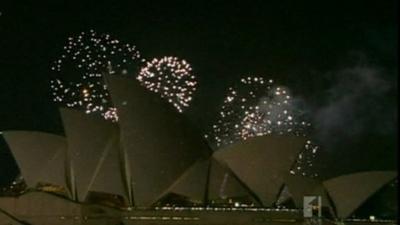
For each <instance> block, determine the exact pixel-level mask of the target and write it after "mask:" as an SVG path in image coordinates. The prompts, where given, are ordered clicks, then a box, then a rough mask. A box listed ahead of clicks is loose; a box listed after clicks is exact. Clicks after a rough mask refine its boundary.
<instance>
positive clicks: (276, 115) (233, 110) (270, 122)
mask: <svg viewBox="0 0 400 225" xmlns="http://www.w3.org/2000/svg"><path fill="white" fill-rule="evenodd" d="M298 114H299V112H298V111H296V108H295V107H294V106H293V104H292V98H291V96H290V93H289V90H288V89H287V88H285V87H281V86H277V85H274V82H273V80H265V79H264V78H262V77H247V78H242V79H241V80H240V86H238V87H230V88H229V89H228V94H227V96H226V97H225V99H224V103H223V105H222V107H221V111H220V113H219V119H218V121H217V123H215V124H214V125H213V128H212V132H211V135H208V136H207V137H210V138H213V140H212V142H214V143H215V144H216V145H217V147H223V146H226V145H230V144H232V143H234V142H236V141H239V140H246V139H247V138H250V137H256V136H264V135H269V134H280V135H282V134H287V133H293V134H295V135H305V133H306V130H307V127H309V126H310V124H309V123H307V122H305V121H299V118H298Z"/></svg>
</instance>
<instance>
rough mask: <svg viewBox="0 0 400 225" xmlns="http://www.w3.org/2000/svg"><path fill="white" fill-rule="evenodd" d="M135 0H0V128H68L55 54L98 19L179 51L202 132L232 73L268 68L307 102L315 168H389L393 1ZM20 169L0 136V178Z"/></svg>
mask: <svg viewBox="0 0 400 225" xmlns="http://www.w3.org/2000/svg"><path fill="white" fill-rule="evenodd" d="M9 2H12V1H9ZM130 2H131V3H130V4H126V5H124V4H120V3H117V2H115V1H114V2H112V3H111V2H110V3H108V4H106V3H96V4H93V3H89V2H83V1H81V2H80V3H79V4H78V3H75V4H72V3H71V4H48V5H38V4H37V3H36V4H23V5H22V4H20V5H19V4H18V3H9V4H5V2H2V3H0V103H1V106H0V107H1V110H0V131H1V130H3V131H4V130H19V129H22V130H40V131H46V132H53V133H57V134H62V133H63V129H62V126H61V122H60V118H59V115H58V111H57V110H58V109H57V107H56V105H55V104H54V103H52V101H51V98H50V88H49V81H50V79H51V71H50V63H51V62H52V61H53V60H54V59H55V58H57V57H58V56H59V54H60V53H61V50H62V48H63V46H64V45H65V43H66V40H67V38H68V37H69V36H73V35H77V34H78V33H79V32H82V31H88V30H90V29H94V30H95V31H97V32H104V33H109V34H111V35H112V36H113V37H116V38H118V39H119V40H121V41H124V42H126V43H131V44H135V45H136V46H137V47H138V49H139V50H140V51H141V53H142V54H143V56H144V57H145V58H149V59H151V58H153V57H162V56H164V55H172V56H177V57H180V58H184V59H186V60H187V61H188V62H189V63H190V64H191V65H192V68H193V71H194V73H195V74H196V75H197V77H198V79H199V87H198V91H197V92H196V94H195V95H194V100H193V102H192V104H191V107H190V108H189V109H188V110H187V111H186V112H185V116H187V117H188V118H189V119H190V120H191V121H192V122H193V123H194V124H195V125H196V126H197V127H198V128H199V129H200V130H202V131H203V132H206V131H207V130H208V129H209V128H210V126H211V125H212V124H213V122H214V121H215V119H216V115H217V113H218V110H219V107H220V105H221V104H222V101H223V98H224V95H225V93H226V89H227V88H228V87H229V86H230V85H232V84H234V83H235V82H236V81H237V80H238V79H239V78H240V77H242V76H247V75H257V76H263V77H265V78H267V79H269V78H272V79H274V80H275V81H276V82H277V83H279V84H282V85H285V86H287V87H289V88H290V89H291V91H292V95H293V96H295V97H296V98H298V99H301V101H302V102H304V106H305V109H306V110H305V113H307V115H308V117H309V118H310V121H311V123H312V124H313V132H312V135H311V138H312V139H313V140H315V141H316V142H317V143H319V144H320V145H321V147H322V150H321V152H320V154H319V156H318V158H317V161H316V162H315V169H316V170H318V171H319V173H320V174H321V176H322V178H329V177H332V176H336V175H340V174H344V173H348V172H356V171H361V170H386V169H395V168H396V165H397V162H396V154H397V140H396V137H397V125H396V124H397V54H396V52H397V51H396V50H397V38H398V36H397V35H398V34H397V21H396V20H397V11H396V9H397V3H396V1H389V0H387V1H343V2H339V1H330V2H328V1H301V2H300V1H276V2H275V3H271V2H270V1H241V3H239V1H208V2H207V3H206V1H181V2H173V1H163V3H160V2H161V1H159V3H157V4H156V3H154V2H153V3H150V2H151V1H148V2H147V3H140V2H137V1H130ZM223 2H225V3H224V4H223ZM244 2H246V3H244ZM267 2H268V3H267ZM4 4H5V5H4ZM16 173H17V169H16V167H15V165H14V162H13V160H12V158H11V156H10V154H9V151H8V149H7V147H6V145H5V144H4V143H3V142H2V140H0V186H1V185H5V184H7V183H8V182H10V181H11V180H12V179H13V178H14V176H15V175H16Z"/></svg>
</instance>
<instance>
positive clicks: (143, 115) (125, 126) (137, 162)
mask: <svg viewBox="0 0 400 225" xmlns="http://www.w3.org/2000/svg"><path fill="white" fill-rule="evenodd" d="M107 80H108V83H107V85H108V87H109V90H110V93H111V98H112V101H113V103H114V106H115V107H116V108H117V112H118V116H119V126H120V128H121V145H122V147H123V150H124V158H125V160H126V161H127V163H126V164H125V165H127V170H126V174H127V178H128V181H129V180H130V181H131V182H128V183H129V184H131V188H132V189H133V193H134V202H135V204H136V205H138V206H149V205H151V204H153V203H155V202H156V201H157V200H158V198H159V197H160V195H162V194H163V193H164V192H165V191H166V190H168V188H170V186H171V185H172V184H173V183H174V182H175V181H176V180H177V179H178V178H179V177H180V176H182V175H183V173H184V172H185V171H186V170H187V169H189V168H190V167H191V166H192V165H193V164H194V163H195V162H196V161H197V160H198V159H201V158H205V157H206V156H207V155H208V154H209V148H208V146H207V145H206V144H205V142H204V141H203V140H202V137H201V135H200V133H199V132H197V131H196V130H194V129H192V127H191V126H190V124H188V122H187V121H186V120H185V118H184V116H183V115H182V114H179V113H178V112H177V111H176V109H174V108H173V107H172V106H171V105H169V104H168V103H167V102H166V100H165V99H161V98H160V97H159V96H158V95H156V94H155V93H151V92H149V91H147V90H145V89H144V88H143V87H142V86H140V85H139V83H138V82H137V81H136V80H135V79H128V78H121V77H115V76H108V78H107Z"/></svg>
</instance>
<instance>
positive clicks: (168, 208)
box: [0, 77, 396, 225]
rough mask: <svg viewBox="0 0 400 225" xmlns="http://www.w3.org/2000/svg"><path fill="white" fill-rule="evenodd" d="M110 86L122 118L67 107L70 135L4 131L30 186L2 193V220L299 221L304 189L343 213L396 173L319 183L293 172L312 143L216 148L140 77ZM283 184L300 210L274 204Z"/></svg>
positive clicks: (265, 140)
mask: <svg viewBox="0 0 400 225" xmlns="http://www.w3.org/2000/svg"><path fill="white" fill-rule="evenodd" d="M107 84H108V86H109V89H110V93H111V97H112V100H113V103H114V106H115V107H116V108H117V112H118V116H119V120H118V123H111V122H109V121H104V120H103V119H101V118H98V117H96V116H95V115H87V114H85V113H83V112H80V111H76V110H71V109H61V110H60V113H61V118H62V121H63V125H64V130H65V137H62V136H58V135H54V134H48V133H42V132H36V131H4V132H3V136H4V138H5V140H6V141H7V143H8V145H9V147H10V149H11V151H12V153H13V155H14V157H15V159H16V161H17V163H18V166H19V168H20V170H21V174H22V176H23V177H24V179H25V182H26V184H27V186H28V187H29V188H31V189H30V190H29V191H27V192H26V193H24V194H22V195H21V196H18V197H0V209H1V210H0V225H2V224H24V223H26V224H41V225H42V224H43V225H45V224H46V225H47V224H49V225H50V224H52V225H55V224H138V223H139V224H154V223H157V224H249V223H254V224H257V223H261V224H262V223H268V224H275V223H276V224H282V223H291V224H302V223H303V222H304V218H303V217H302V211H301V210H299V209H301V208H302V198H303V196H306V195H317V196H322V199H323V204H322V207H327V208H329V209H330V211H331V212H332V216H334V217H338V218H341V219H345V218H348V217H349V216H350V215H351V213H352V212H354V210H355V209H357V208H358V207H359V206H360V205H361V204H362V203H363V202H364V201H365V200H366V199H367V198H368V197H369V196H370V195H372V194H373V193H374V192H376V191H377V190H378V189H379V188H381V187H382V186H383V185H384V184H386V183H388V182H389V181H391V180H392V179H394V178H395V176H396V173H395V172H390V171H389V172H388V171H375V172H363V173H357V174H349V175H345V176H342V177H337V178H334V179H332V180H328V181H323V182H322V181H317V180H312V179H309V178H304V177H299V176H295V175H292V174H290V172H289V170H290V168H291V166H292V165H293V163H294V161H295V159H296V157H297V155H298V153H299V151H300V150H301V149H302V147H303V146H304V143H305V141H306V140H305V139H304V138H302V137H296V136H262V137H256V138H251V139H248V140H246V141H243V142H241V143H237V144H234V145H232V146H229V147H227V148H224V149H221V150H219V151H216V152H212V151H211V149H210V148H209V147H208V145H207V144H206V142H205V141H204V140H203V138H202V137H201V135H200V133H199V132H197V131H196V130H195V129H194V128H193V127H192V126H191V125H190V124H189V123H188V122H187V121H186V120H185V118H184V117H183V116H182V115H181V114H178V113H177V112H176V111H175V109H173V108H172V106H170V105H169V104H167V103H166V102H164V100H163V99H160V98H159V97H158V96H156V95H155V94H154V93H149V92H147V91H146V90H145V89H143V88H142V87H141V86H140V85H139V84H138V83H137V82H136V81H135V80H133V79H127V78H121V77H107ZM283 186H285V187H287V190H288V191H289V192H290V194H291V199H292V200H293V202H294V203H295V205H296V208H295V209H287V208H286V209H277V208H276V205H277V199H278V197H279V195H280V193H281V191H282V187H283ZM365 187H368V188H365ZM357 188H359V189H360V190H362V191H359V192H358V193H357V194H354V193H353V191H352V190H354V189H357ZM357 190H358V189H357ZM182 205H185V206H184V207H183V206H182ZM324 223H326V224H328V223H329V222H328V221H325V222H324Z"/></svg>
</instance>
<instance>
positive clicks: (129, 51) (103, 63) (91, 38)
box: [51, 30, 141, 121]
mask: <svg viewBox="0 0 400 225" xmlns="http://www.w3.org/2000/svg"><path fill="white" fill-rule="evenodd" d="M140 62H141V60H140V52H139V51H138V50H137V49H136V46H133V45H130V44H123V43H121V42H120V41H119V40H117V39H115V38H112V37H111V36H110V35H109V34H98V33H96V32H95V31H93V30H90V31H89V32H82V33H80V34H79V35H77V36H74V37H70V38H68V40H67V44H66V45H65V46H64V48H63V52H62V54H61V56H60V57H59V58H57V59H56V60H55V61H54V62H53V64H52V67H51V70H52V71H53V72H54V73H55V77H56V78H55V79H53V80H52V81H51V90H52V95H53V100H54V101H55V102H57V103H59V104H62V105H64V106H67V107H74V108H81V109H83V110H85V112H86V113H99V114H101V115H102V116H103V117H104V118H105V119H108V120H112V121H117V120H118V116H117V113H116V110H115V108H114V107H113V105H112V103H111V100H110V96H109V93H108V91H107V87H106V85H105V84H104V81H103V75H104V74H128V73H129V74H135V73H136V72H137V70H138V68H139V66H140Z"/></svg>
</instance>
